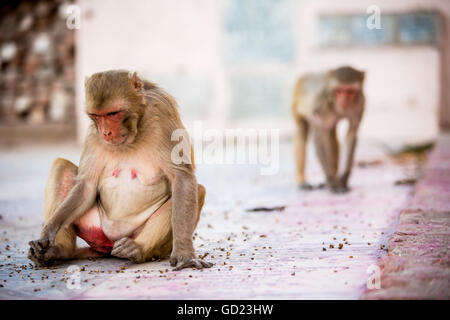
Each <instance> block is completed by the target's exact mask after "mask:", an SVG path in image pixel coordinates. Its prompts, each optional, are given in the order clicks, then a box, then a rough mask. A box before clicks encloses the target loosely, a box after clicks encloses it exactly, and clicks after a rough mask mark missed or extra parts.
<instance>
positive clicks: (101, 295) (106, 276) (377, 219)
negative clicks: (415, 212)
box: [0, 142, 448, 299]
mask: <svg viewBox="0 0 450 320" xmlns="http://www.w3.org/2000/svg"><path fill="white" fill-rule="evenodd" d="M360 145H361V147H360V148H359V149H358V150H357V159H358V160H359V161H364V162H363V163H360V166H356V168H355V170H354V174H353V177H352V179H351V185H352V187H353V190H352V192H350V193H348V194H345V195H332V194H329V193H328V192H326V191H324V190H319V191H314V192H309V193H308V192H301V191H299V190H298V189H297V188H296V186H295V182H294V168H293V159H292V143H291V142H290V143H284V144H283V145H282V146H281V148H280V153H281V154H280V161H281V163H280V171H279V173H278V174H276V175H272V176H261V175H260V174H259V172H260V169H259V168H258V167H257V166H250V165H248V166H243V165H242V166H239V165H233V166H230V165H214V166H213V165H206V164H203V165H199V166H198V180H199V181H200V182H201V183H203V184H204V185H205V186H206V188H207V200H206V205H205V207H204V210H203V213H202V218H201V220H200V224H199V226H198V229H197V233H196V237H195V247H196V249H197V254H199V255H203V256H206V257H205V259H206V260H208V261H212V262H214V263H215V265H214V266H213V267H212V268H211V269H207V270H202V271H199V270H183V271H180V272H173V271H171V268H170V266H169V263H168V260H163V261H155V262H148V263H144V264H139V265H135V264H132V263H129V262H127V261H125V260H119V259H115V258H103V259H98V260H96V261H89V260H83V261H72V262H70V263H66V264H62V265H59V266H56V267H53V268H49V269H36V268H34V267H33V266H32V265H31V264H30V261H29V260H28V259H27V258H26V252H27V249H28V248H27V242H28V241H29V240H30V239H35V238H37V237H38V235H39V232H40V228H41V223H42V194H43V189H44V184H45V180H46V177H47V174H48V170H49V167H50V164H51V162H52V160H53V159H54V158H55V157H57V156H63V157H66V158H69V159H71V160H72V161H74V162H76V163H77V162H78V157H79V150H78V149H77V148H76V147H74V146H48V147H32V148H18V149H13V150H2V151H1V153H0V214H1V220H0V237H1V238H0V284H1V287H0V299H18V298H20V299H357V298H359V297H360V296H361V294H362V293H363V292H364V291H365V289H366V281H367V278H368V276H369V275H370V270H372V269H371V268H373V267H374V266H376V265H377V263H378V260H379V259H380V258H381V257H383V256H384V255H385V250H386V249H385V246H386V245H387V240H388V238H389V236H390V235H391V234H392V233H393V231H394V227H395V223H396V219H397V216H398V213H399V212H400V210H401V209H403V208H405V206H406V205H407V203H408V202H409V200H410V198H411V191H412V187H411V186H405V185H403V186H398V185H395V181H396V180H398V179H402V178H405V177H409V176H410V175H412V174H414V166H412V165H409V164H402V165H399V164H396V163H394V162H392V161H390V160H389V159H387V158H385V157H384V156H383V153H382V152H381V150H378V149H377V148H375V147H371V146H366V147H364V144H363V143H361V144H360ZM313 157H314V155H313V153H311V152H310V153H309V158H311V159H313ZM372 160H381V161H375V162H371V161H372ZM312 161H313V160H312ZM310 163H311V162H310ZM313 163H315V162H314V161H313ZM307 171H308V173H309V175H310V176H311V177H312V182H320V181H321V177H322V174H321V172H320V170H319V168H318V167H317V165H314V164H313V165H312V166H310V167H309V168H308V169H307ZM447 191H448V189H447ZM261 206H270V207H273V206H285V209H284V210H283V211H271V212H262V211H259V212H249V211H247V209H251V208H255V207H261ZM436 210H437V211H439V212H442V210H443V209H442V210H441V208H436ZM447 210H448V209H447ZM80 241H81V240H80ZM447 261H448V260H447ZM70 266H72V268H75V270H76V269H77V268H78V269H79V270H80V272H79V273H78V274H77V273H76V272H75V273H74V272H72V270H73V269H70ZM78 279H79V280H80V285H79V286H77V283H78ZM447 279H448V278H447ZM72 283H73V285H72Z"/></svg>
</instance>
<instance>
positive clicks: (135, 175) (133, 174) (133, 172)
mask: <svg viewBox="0 0 450 320" xmlns="http://www.w3.org/2000/svg"><path fill="white" fill-rule="evenodd" d="M136 177H137V173H136V170H134V169H131V179H134V178H136Z"/></svg>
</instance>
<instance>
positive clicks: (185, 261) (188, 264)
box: [170, 256, 213, 271]
mask: <svg viewBox="0 0 450 320" xmlns="http://www.w3.org/2000/svg"><path fill="white" fill-rule="evenodd" d="M170 265H171V266H172V267H175V268H174V269H173V271H178V270H181V269H185V268H195V269H203V268H211V267H212V266H213V264H212V263H211V262H206V261H203V260H201V259H196V258H190V257H183V256H171V257H170Z"/></svg>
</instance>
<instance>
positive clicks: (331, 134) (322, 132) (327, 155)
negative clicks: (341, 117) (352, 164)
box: [314, 128, 339, 192]
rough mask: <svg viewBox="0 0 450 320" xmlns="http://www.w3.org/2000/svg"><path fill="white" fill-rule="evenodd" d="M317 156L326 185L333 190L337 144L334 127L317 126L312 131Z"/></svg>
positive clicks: (335, 186)
mask: <svg viewBox="0 0 450 320" xmlns="http://www.w3.org/2000/svg"><path fill="white" fill-rule="evenodd" d="M314 140H315V145H316V152H317V157H318V158H319V161H320V164H321V166H322V169H323V171H324V173H325V177H326V180H327V187H328V188H330V190H331V191H333V192H335V191H338V190H336V189H337V187H338V181H337V171H338V165H339V145H338V141H337V136H336V128H332V129H325V128H317V130H315V133H314Z"/></svg>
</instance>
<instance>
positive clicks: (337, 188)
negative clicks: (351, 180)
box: [330, 186, 350, 193]
mask: <svg viewBox="0 0 450 320" xmlns="http://www.w3.org/2000/svg"><path fill="white" fill-rule="evenodd" d="M330 191H331V192H332V193H346V192H349V191H350V188H349V187H347V186H335V187H331V188H330Z"/></svg>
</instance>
